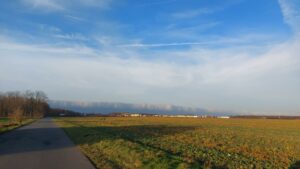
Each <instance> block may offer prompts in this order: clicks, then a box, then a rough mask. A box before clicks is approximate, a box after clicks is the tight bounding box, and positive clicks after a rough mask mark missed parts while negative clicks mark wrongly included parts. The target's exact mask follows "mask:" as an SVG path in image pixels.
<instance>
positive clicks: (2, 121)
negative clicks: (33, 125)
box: [0, 118, 34, 133]
mask: <svg viewBox="0 0 300 169" xmlns="http://www.w3.org/2000/svg"><path fill="white" fill-rule="evenodd" d="M32 121H34V119H26V120H24V121H23V122H22V125H24V124H27V123H30V122H32ZM20 126H21V125H17V124H12V122H11V121H10V119H9V118H0V133H3V132H6V131H9V130H13V129H15V128H17V127H20Z"/></svg>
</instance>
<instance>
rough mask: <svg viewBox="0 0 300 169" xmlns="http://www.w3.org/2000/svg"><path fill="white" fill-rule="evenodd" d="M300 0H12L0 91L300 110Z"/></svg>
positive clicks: (3, 21) (7, 6)
mask: <svg viewBox="0 0 300 169" xmlns="http://www.w3.org/2000/svg"><path fill="white" fill-rule="evenodd" d="M299 74H300V1H299V0H10V1H3V2H1V6H0V91H2V92H4V91H11V90H20V91H24V90H27V89H30V90H43V91H44V92H46V93H47V95H48V97H49V98H51V99H52V100H73V101H87V102H88V101H99V102H103V101H105V102H124V103H149V104H172V105H180V106H187V107H200V108H205V109H207V110H210V111H230V112H236V113H241V114H274V115H300V76H299Z"/></svg>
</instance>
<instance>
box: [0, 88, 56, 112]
mask: <svg viewBox="0 0 300 169" xmlns="http://www.w3.org/2000/svg"><path fill="white" fill-rule="evenodd" d="M47 99H48V97H47V95H46V94H45V93H44V92H43V91H30V90H27V91H25V92H20V91H11V92H5V93H0V117H12V118H40V117H43V116H44V115H45V114H46V113H47V112H48V111H49V110H50V107H49V105H48V103H47Z"/></svg>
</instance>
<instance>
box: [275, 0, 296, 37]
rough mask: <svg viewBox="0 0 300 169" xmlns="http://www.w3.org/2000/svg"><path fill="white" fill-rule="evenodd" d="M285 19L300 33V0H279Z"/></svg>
mask: <svg viewBox="0 0 300 169" xmlns="http://www.w3.org/2000/svg"><path fill="white" fill-rule="evenodd" d="M278 2H279V5H280V7H281V10H282V14H283V17H284V20H285V22H286V23H287V24H289V25H290V26H291V27H292V28H293V29H294V31H295V32H296V33H297V34H299V33H300V1H298V0H278Z"/></svg>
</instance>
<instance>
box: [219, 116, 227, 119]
mask: <svg viewBox="0 0 300 169" xmlns="http://www.w3.org/2000/svg"><path fill="white" fill-rule="evenodd" d="M218 118H219V119H229V118H230V117H229V116H218Z"/></svg>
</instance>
